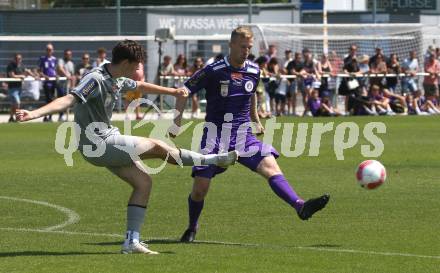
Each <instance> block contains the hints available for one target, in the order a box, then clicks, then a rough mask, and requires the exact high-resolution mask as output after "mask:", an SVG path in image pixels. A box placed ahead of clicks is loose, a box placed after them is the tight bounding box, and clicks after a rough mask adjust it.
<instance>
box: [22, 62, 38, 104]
mask: <svg viewBox="0 0 440 273" xmlns="http://www.w3.org/2000/svg"><path fill="white" fill-rule="evenodd" d="M40 86H41V81H40V77H39V74H38V68H32V69H31V70H30V73H29V75H27V76H26V78H25V79H24V81H23V83H22V92H21V97H22V98H23V99H24V98H29V99H30V100H33V101H38V100H39V99H40Z"/></svg>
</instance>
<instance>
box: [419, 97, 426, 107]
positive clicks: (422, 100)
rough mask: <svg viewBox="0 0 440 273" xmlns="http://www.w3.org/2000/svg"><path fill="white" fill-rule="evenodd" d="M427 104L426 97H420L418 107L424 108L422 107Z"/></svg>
mask: <svg viewBox="0 0 440 273" xmlns="http://www.w3.org/2000/svg"><path fill="white" fill-rule="evenodd" d="M425 103H426V98H425V96H420V97H419V99H418V100H417V106H418V107H422V105H424V104H425Z"/></svg>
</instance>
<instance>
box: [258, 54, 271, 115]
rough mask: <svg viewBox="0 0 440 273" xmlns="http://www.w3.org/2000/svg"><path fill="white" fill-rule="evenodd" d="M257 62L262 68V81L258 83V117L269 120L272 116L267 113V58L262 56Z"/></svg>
mask: <svg viewBox="0 0 440 273" xmlns="http://www.w3.org/2000/svg"><path fill="white" fill-rule="evenodd" d="M255 62H256V63H257V64H258V67H259V68H260V81H259V82H258V86H257V90H256V92H257V111H258V116H259V117H260V118H269V117H271V116H272V114H271V113H270V111H267V107H266V93H267V92H266V83H267V82H268V80H269V79H267V77H268V76H269V74H268V72H267V63H266V57H264V56H261V57H259V58H257V59H256V60H255Z"/></svg>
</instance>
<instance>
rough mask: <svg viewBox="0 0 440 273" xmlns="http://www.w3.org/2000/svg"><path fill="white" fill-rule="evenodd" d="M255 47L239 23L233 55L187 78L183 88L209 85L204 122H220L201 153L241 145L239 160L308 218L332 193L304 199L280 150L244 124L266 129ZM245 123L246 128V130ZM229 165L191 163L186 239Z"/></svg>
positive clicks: (208, 134)
mask: <svg viewBox="0 0 440 273" xmlns="http://www.w3.org/2000/svg"><path fill="white" fill-rule="evenodd" d="M252 46H253V33H252V31H251V30H250V29H249V28H247V27H238V28H236V29H235V30H233V31H232V34H231V40H230V43H229V47H230V53H229V56H226V57H225V58H223V59H222V60H220V61H217V62H215V63H213V64H211V65H208V66H206V67H205V68H203V69H201V70H199V71H198V72H197V73H196V74H195V75H193V76H192V77H191V78H190V79H189V80H188V81H186V82H185V87H186V88H187V89H188V90H189V91H190V92H191V93H195V92H198V91H199V90H201V89H203V88H204V89H205V90H206V100H207V106H206V118H205V121H206V122H207V123H213V124H214V125H216V127H217V128H216V130H217V132H216V133H217V134H213V133H212V132H210V129H209V128H207V127H205V128H204V132H203V138H202V142H201V148H202V153H209V154H216V153H218V152H223V151H225V150H227V151H229V150H234V149H236V150H238V151H239V153H240V157H239V159H238V162H239V163H241V164H242V165H244V166H246V167H247V168H249V169H250V170H252V171H254V172H257V173H259V174H260V175H261V176H263V177H264V178H265V179H267V180H268V183H269V186H270V187H271V189H272V190H273V192H274V193H275V194H276V195H277V196H278V197H279V198H281V199H282V200H284V201H285V202H286V203H288V204H289V205H290V206H292V207H293V208H294V209H295V211H296V213H297V214H298V216H299V218H300V219H302V220H307V219H309V218H310V217H311V216H312V215H313V214H314V213H315V212H317V211H319V210H321V209H322V208H324V207H325V205H326V204H327V202H328V201H329V195H327V194H325V195H322V196H320V197H318V198H314V199H310V200H308V201H303V199H301V198H300V197H299V196H298V195H297V194H296V192H295V191H294V190H293V189H292V187H291V186H290V185H289V182H288V181H287V179H286V178H285V177H284V175H283V173H282V171H281V169H280V167H279V166H278V164H277V161H276V158H277V157H278V156H279V154H278V152H277V151H276V150H275V149H274V148H273V147H271V146H270V145H267V144H264V143H262V142H261V141H259V140H258V139H257V138H256V137H255V136H254V135H253V134H252V131H251V128H250V127H249V126H243V125H246V124H249V122H250V121H251V120H252V121H253V122H254V123H255V124H256V125H257V131H263V132H264V128H263V126H262V125H261V123H260V120H259V118H258V114H257V98H256V93H255V91H256V87H257V86H258V82H259V80H260V71H259V68H258V65H256V64H254V63H252V62H250V61H247V60H246V59H247V56H248V55H249V53H250V50H251V48H252ZM184 105H185V99H181V100H178V101H177V105H176V109H177V110H178V111H179V115H178V116H177V117H176V118H175V128H174V129H175V131H173V130H171V131H172V132H173V133H172V135H176V134H177V132H178V128H179V126H180V122H181V118H182V112H183V109H184ZM243 127H244V128H246V129H245V130H243ZM229 130H230V132H231V133H230V137H229V139H227V138H225V137H224V136H225V135H227V134H228V132H229ZM225 132H226V133H225ZM224 139H227V140H226V141H225V140H224ZM228 140H229V141H228ZM239 147H244V150H243V149H241V151H240V148H239ZM256 148H258V151H257V153H255V151H254V153H253V154H252V152H251V150H254V149H256ZM225 170H226V169H225V168H220V167H216V166H198V167H194V168H193V171H192V177H194V184H193V189H192V192H191V194H190V195H189V197H188V206H189V226H188V228H187V230H186V231H185V232H184V234H183V235H182V237H181V239H180V240H181V241H182V242H192V241H194V239H195V236H196V232H197V229H198V219H199V217H200V214H201V212H202V209H203V205H204V198H205V196H206V195H207V193H208V190H209V185H210V181H211V179H212V178H214V177H215V176H216V175H217V174H220V173H222V172H224V171H225Z"/></svg>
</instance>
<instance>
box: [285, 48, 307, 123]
mask: <svg viewBox="0 0 440 273" xmlns="http://www.w3.org/2000/svg"><path fill="white" fill-rule="evenodd" d="M303 66H304V64H303V62H302V59H301V53H300V52H295V55H294V58H293V60H292V61H290V62H289V64H288V65H287V68H286V70H287V74H288V75H294V76H296V78H295V79H290V85H289V92H288V93H287V94H288V111H289V113H292V115H294V116H296V115H297V113H296V96H297V94H298V91H300V92H304V82H303V78H302V77H301V71H302V70H303Z"/></svg>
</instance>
